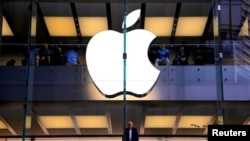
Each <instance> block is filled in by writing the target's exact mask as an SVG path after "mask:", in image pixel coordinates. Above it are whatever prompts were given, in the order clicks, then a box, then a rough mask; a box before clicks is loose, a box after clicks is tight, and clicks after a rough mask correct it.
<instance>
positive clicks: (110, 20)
mask: <svg viewBox="0 0 250 141" xmlns="http://www.w3.org/2000/svg"><path fill="white" fill-rule="evenodd" d="M106 14H107V20H108V29H109V30H112V18H111V5H110V3H106Z"/></svg>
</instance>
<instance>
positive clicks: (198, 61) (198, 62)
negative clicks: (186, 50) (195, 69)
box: [193, 48, 205, 65]
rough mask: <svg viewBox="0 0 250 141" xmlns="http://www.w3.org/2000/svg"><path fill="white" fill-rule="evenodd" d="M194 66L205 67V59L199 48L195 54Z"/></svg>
mask: <svg viewBox="0 0 250 141" xmlns="http://www.w3.org/2000/svg"><path fill="white" fill-rule="evenodd" d="M193 61H194V65H204V64H205V58H204V54H203V52H202V50H201V49H200V48H198V49H197V50H196V51H195V52H194V54H193Z"/></svg>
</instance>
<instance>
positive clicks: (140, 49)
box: [86, 10, 160, 97]
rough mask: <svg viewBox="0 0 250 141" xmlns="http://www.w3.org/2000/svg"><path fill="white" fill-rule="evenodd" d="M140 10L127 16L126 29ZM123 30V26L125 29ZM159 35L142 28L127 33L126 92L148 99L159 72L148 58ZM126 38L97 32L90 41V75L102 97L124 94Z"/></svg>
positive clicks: (115, 34)
mask: <svg viewBox="0 0 250 141" xmlns="http://www.w3.org/2000/svg"><path fill="white" fill-rule="evenodd" d="M139 16H140V10H135V11H133V12H132V13H130V14H129V15H127V17H126V19H127V22H126V23H127V26H126V28H128V27H130V26H132V25H133V24H134V23H135V22H136V21H137V20H138V18H139ZM122 27H124V26H122ZM155 38H156V36H155V35H154V34H153V33H151V32H149V31H147V30H143V29H136V30H132V31H129V32H127V34H126V53H127V59H126V92H127V94H131V95H134V96H138V97H141V96H145V95H146V94H147V93H148V92H149V91H150V90H151V89H152V87H153V86H154V84H155V82H156V80H157V79H158V76H159V74H160V71H159V70H158V69H156V68H155V67H154V66H153V65H152V64H151V62H150V60H149V59H148V48H149V46H150V44H151V42H152V41H153V40H154V39H155ZM123 53H124V35H123V33H119V32H117V31H113V30H106V31H102V32H99V33H97V34H96V35H95V36H93V37H92V38H91V40H90V41H89V43H88V46H87V50H86V63H87V67H88V71H89V74H90V76H91V78H92V80H93V82H94V84H95V85H96V87H97V88H98V89H99V90H100V92H101V93H102V94H104V95H105V96H106V97H114V96H117V95H119V94H122V93H123V91H124V59H123Z"/></svg>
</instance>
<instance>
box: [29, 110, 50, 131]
mask: <svg viewBox="0 0 250 141" xmlns="http://www.w3.org/2000/svg"><path fill="white" fill-rule="evenodd" d="M32 112H33V115H34V118H35V119H36V121H37V123H38V124H39V126H40V127H41V129H42V131H43V133H44V134H45V135H49V131H48V130H47V128H46V127H45V126H44V125H43V123H42V121H41V120H40V119H39V117H38V115H37V113H36V111H35V110H32Z"/></svg>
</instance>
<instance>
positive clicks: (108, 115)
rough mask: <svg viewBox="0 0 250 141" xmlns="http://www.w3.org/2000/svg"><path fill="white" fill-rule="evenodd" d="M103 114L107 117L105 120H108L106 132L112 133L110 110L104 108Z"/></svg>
mask: <svg viewBox="0 0 250 141" xmlns="http://www.w3.org/2000/svg"><path fill="white" fill-rule="evenodd" d="M105 114H106V117H107V122H108V134H110V135H111V134H113V130H112V121H111V115H110V111H109V110H108V109H106V110H105Z"/></svg>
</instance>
